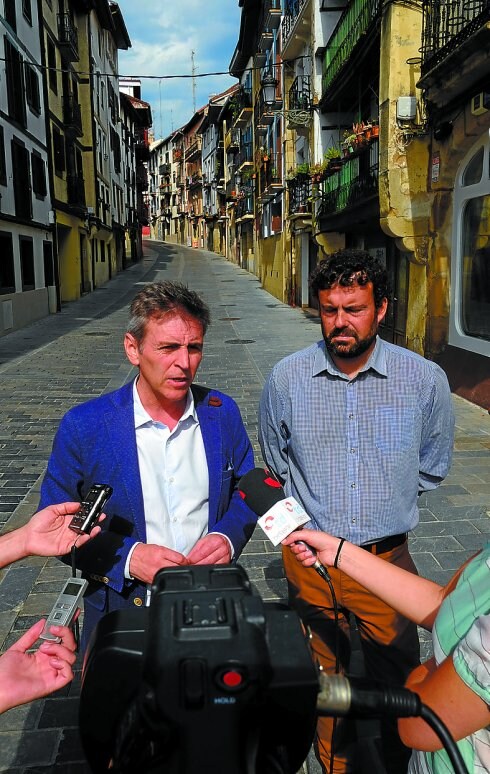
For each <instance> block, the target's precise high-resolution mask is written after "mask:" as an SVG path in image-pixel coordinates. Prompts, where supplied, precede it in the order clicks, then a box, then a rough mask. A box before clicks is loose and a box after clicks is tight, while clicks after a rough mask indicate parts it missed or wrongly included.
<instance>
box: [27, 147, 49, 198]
mask: <svg viewBox="0 0 490 774" xmlns="http://www.w3.org/2000/svg"><path fill="white" fill-rule="evenodd" d="M31 168H32V190H33V191H34V193H35V195H36V196H37V197H38V199H44V197H45V196H46V194H47V189H46V167H45V165H44V161H43V159H42V158H41V156H40V155H39V153H36V151H34V152H33V153H32V155H31Z"/></svg>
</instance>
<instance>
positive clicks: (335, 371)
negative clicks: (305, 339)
mask: <svg viewBox="0 0 490 774" xmlns="http://www.w3.org/2000/svg"><path fill="white" fill-rule="evenodd" d="M370 369H372V370H373V371H377V372H378V373H379V374H380V376H388V367H387V362H386V344H385V342H384V341H383V340H382V339H380V338H379V336H376V344H375V346H374V349H373V351H372V352H371V355H370V357H369V360H368V361H367V363H366V364H365V365H364V366H363V367H362V368H361V370H360V371H359V373H361V374H362V373H363V372H364V371H369V370H370ZM324 371H327V372H328V373H329V374H331V376H338V377H340V378H341V379H348V378H349V377H348V376H347V375H346V374H344V373H343V371H340V369H339V368H337V366H336V365H335V363H334V362H333V360H332V358H331V357H330V354H329V353H328V352H327V348H326V347H325V342H324V341H319V342H318V347H317V350H316V352H315V359H314V361H313V370H312V375H313V376H318V375H319V374H321V373H323V372H324Z"/></svg>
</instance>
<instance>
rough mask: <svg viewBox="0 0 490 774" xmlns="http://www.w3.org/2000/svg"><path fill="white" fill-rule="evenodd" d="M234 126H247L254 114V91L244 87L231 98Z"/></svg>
mask: <svg viewBox="0 0 490 774" xmlns="http://www.w3.org/2000/svg"><path fill="white" fill-rule="evenodd" d="M231 102H232V115H233V125H234V127H243V126H246V124H247V123H248V121H249V120H250V116H251V115H252V91H251V89H246V88H244V87H242V88H241V89H240V91H239V92H238V94H235V96H234V97H233V98H232V100H231Z"/></svg>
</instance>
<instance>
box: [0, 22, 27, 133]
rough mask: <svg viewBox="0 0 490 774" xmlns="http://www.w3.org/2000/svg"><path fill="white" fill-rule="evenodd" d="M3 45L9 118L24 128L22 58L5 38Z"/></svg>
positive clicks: (24, 106)
mask: <svg viewBox="0 0 490 774" xmlns="http://www.w3.org/2000/svg"><path fill="white" fill-rule="evenodd" d="M4 45H5V70H6V79H7V100H8V110H9V116H10V118H12V119H13V120H14V121H17V123H18V124H20V125H21V126H25V125H26V105H25V99H24V68H23V62H22V56H21V54H20V52H19V51H17V49H16V48H15V47H14V46H13V45H12V43H11V42H10V41H9V40H8V38H7V37H5V38H4Z"/></svg>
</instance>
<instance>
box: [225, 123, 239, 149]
mask: <svg viewBox="0 0 490 774" xmlns="http://www.w3.org/2000/svg"><path fill="white" fill-rule="evenodd" d="M239 148H240V129H238V128H235V127H232V128H231V129H228V131H227V132H226V137H225V150H226V151H229V152H230V153H235V152H236V151H237V150H238V149H239Z"/></svg>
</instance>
